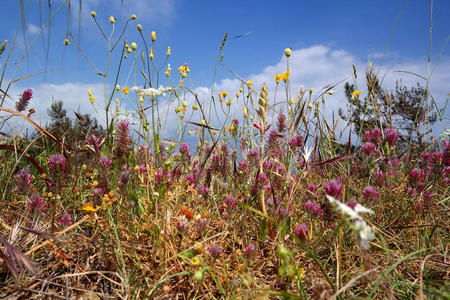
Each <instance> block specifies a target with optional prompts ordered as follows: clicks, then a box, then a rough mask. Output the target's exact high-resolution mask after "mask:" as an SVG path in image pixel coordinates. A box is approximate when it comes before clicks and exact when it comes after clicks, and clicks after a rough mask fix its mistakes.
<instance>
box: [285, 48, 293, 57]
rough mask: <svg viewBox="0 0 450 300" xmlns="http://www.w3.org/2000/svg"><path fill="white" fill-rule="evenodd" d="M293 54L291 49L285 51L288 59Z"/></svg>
mask: <svg viewBox="0 0 450 300" xmlns="http://www.w3.org/2000/svg"><path fill="white" fill-rule="evenodd" d="M291 54H292V49H291V48H286V49H284V55H286V57H289V56H291Z"/></svg>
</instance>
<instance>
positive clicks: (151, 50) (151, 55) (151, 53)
mask: <svg viewBox="0 0 450 300" xmlns="http://www.w3.org/2000/svg"><path fill="white" fill-rule="evenodd" d="M148 56H149V57H150V59H153V49H152V48H150V54H149V55H148Z"/></svg>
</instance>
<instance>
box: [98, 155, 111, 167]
mask: <svg viewBox="0 0 450 300" xmlns="http://www.w3.org/2000/svg"><path fill="white" fill-rule="evenodd" d="M99 163H100V166H101V167H104V168H108V169H109V168H111V165H112V160H111V159H110V158H109V157H106V156H102V157H100V159H99Z"/></svg>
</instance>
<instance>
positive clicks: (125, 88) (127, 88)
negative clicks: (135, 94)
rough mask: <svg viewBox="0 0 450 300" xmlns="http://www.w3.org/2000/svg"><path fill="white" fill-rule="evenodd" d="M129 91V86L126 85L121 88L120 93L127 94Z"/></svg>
mask: <svg viewBox="0 0 450 300" xmlns="http://www.w3.org/2000/svg"><path fill="white" fill-rule="evenodd" d="M129 92H130V88H129V87H127V86H126V87H124V88H123V89H122V93H124V94H126V95H128V93H129Z"/></svg>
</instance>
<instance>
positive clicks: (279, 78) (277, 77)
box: [275, 74, 281, 84]
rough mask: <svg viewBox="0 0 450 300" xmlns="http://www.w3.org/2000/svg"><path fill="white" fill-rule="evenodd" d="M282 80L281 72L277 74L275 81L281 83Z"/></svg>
mask: <svg viewBox="0 0 450 300" xmlns="http://www.w3.org/2000/svg"><path fill="white" fill-rule="evenodd" d="M280 80H281V74H276V75H275V81H276V82H277V84H278V83H280Z"/></svg>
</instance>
